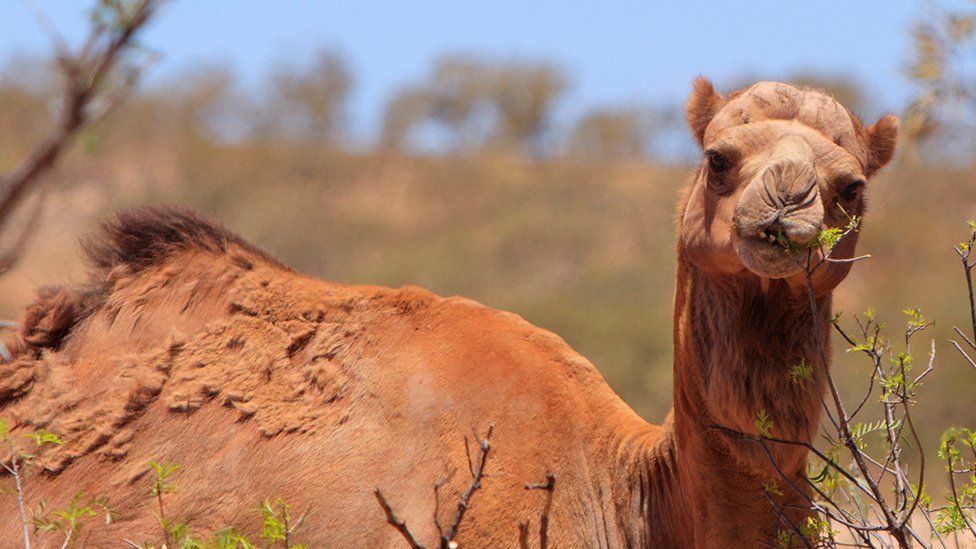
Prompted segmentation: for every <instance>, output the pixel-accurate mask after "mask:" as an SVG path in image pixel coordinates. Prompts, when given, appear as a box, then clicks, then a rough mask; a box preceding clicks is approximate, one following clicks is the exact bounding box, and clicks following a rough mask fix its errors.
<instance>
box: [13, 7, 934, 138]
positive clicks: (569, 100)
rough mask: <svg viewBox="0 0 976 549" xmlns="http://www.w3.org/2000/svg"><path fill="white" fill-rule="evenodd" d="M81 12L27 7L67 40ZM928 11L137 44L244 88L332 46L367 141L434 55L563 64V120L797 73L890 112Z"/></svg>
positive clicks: (340, 16) (179, 30)
mask: <svg viewBox="0 0 976 549" xmlns="http://www.w3.org/2000/svg"><path fill="white" fill-rule="evenodd" d="M91 3H93V2H79V1H76V0H40V1H37V2H36V5H38V6H40V7H41V9H43V10H44V11H45V12H46V13H47V14H48V15H49V17H50V18H51V19H52V21H53V22H54V25H55V26H56V27H57V28H59V29H60V30H61V32H62V33H64V34H65V35H66V36H68V37H69V39H78V38H79V37H80V36H82V35H83V33H84V30H85V24H86V19H85V8H84V7H85V6H87V5H90V4H91ZM28 6H29V4H27V3H26V1H23V2H22V1H16V0H7V1H4V2H2V3H0V21H2V27H0V28H2V32H0V57H5V56H7V55H11V54H17V53H31V52H44V51H47V50H48V48H49V45H48V41H47V39H46V37H45V35H44V34H43V33H42V32H41V30H40V28H39V27H38V25H37V23H36V22H35V19H34V17H33V15H32V13H31V11H30V9H29V8H28ZM926 9H930V4H927V3H926V2H924V1H920V2H911V1H908V0H886V1H884V2H867V1H849V0H848V1H835V0H830V1H816V2H810V1H804V2H785V1H767V0H764V1H754V2H750V1H738V2H724V1H722V2H719V1H713V2H706V1H704V0H674V1H668V2H663V1H643V2H641V1H636V0H634V1H604V2H573V1H566V0H563V1H554V0H534V1H531V0H494V1H492V2H484V1H480V2H475V1H470V0H452V1H438V2H432V1H425V0H416V1H412V2H405V1H402V0H401V1H396V2H393V1H382V2H381V1H370V0H354V1H346V2H326V1H314V0H294V1H276V2H272V1H267V0H266V1H256V0H193V1H191V0H175V1H172V2H171V3H170V4H169V5H167V7H166V9H165V10H164V12H163V13H162V14H161V17H159V18H158V20H157V21H156V22H155V23H154V24H153V26H152V27H151V28H150V29H149V30H148V32H147V33H146V35H145V36H144V39H143V42H144V43H145V44H146V45H147V46H149V47H151V48H153V49H155V50H156V51H158V52H159V53H160V54H161V55H162V58H161V60H160V61H159V63H158V64H157V65H156V66H155V68H154V70H153V76H152V79H161V78H166V77H167V76H172V75H174V74H176V73H177V72H178V71H179V70H180V69H182V68H187V67H192V66H194V65H197V64H200V63H204V62H218V63H222V64H229V65H230V66H231V67H233V68H234V69H235V71H236V72H237V73H238V74H239V75H240V76H241V77H242V79H243V80H244V81H245V82H248V83H250V84H255V83H258V82H260V79H261V76H262V75H263V74H266V73H267V71H268V70H269V68H271V67H273V66H274V64H275V63H278V62H281V61H282V60H293V61H294V62H299V63H300V62H301V61H303V60H304V59H306V57H307V53H308V52H310V51H312V50H314V49H316V48H317V47H319V46H330V47H334V48H336V49H338V50H339V51H340V52H341V53H343V54H344V55H345V56H346V57H347V59H348V60H349V62H350V65H351V66H352V68H353V70H354V72H355V75H356V88H355V91H354V94H355V97H354V99H353V103H352V123H353V127H354V128H356V129H357V130H358V131H359V132H361V133H363V132H366V133H368V132H369V131H370V130H369V128H372V127H375V125H376V121H377V118H378V116H379V113H380V112H381V110H382V105H383V104H384V102H385V101H386V99H387V98H388V97H389V96H390V94H391V93H392V92H393V91H394V90H395V89H396V88H397V87H398V86H401V85H404V84H407V83H410V82H411V81H414V80H417V79H419V78H421V77H422V76H423V74H424V73H425V71H426V70H427V68H428V67H429V66H430V64H431V61H432V60H433V59H435V58H436V57H437V56H438V55H439V54H443V53H446V52H451V53H458V52H460V53H471V54H477V55H484V56H490V57H499V58H522V59H544V60H551V61H554V62H557V63H559V64H561V65H562V66H563V67H564V68H565V69H566V70H567V72H568V74H569V75H570V77H571V81H572V83H573V86H572V88H571V90H570V93H569V94H568V95H567V97H566V100H565V102H564V106H563V110H564V115H567V116H569V115H572V114H573V113H578V112H580V111H582V110H584V109H586V108H589V107H592V106H597V105H602V104H607V103H622V102H623V103H627V102H635V103H636V102H640V103H648V102H649V103H665V102H672V101H680V100H682V99H683V97H684V96H685V94H686V93H687V90H688V89H689V84H690V82H691V80H692V79H693V78H694V77H695V76H697V75H700V74H703V75H706V76H709V77H711V78H712V79H713V80H714V81H715V82H716V84H717V85H718V86H719V87H720V88H721V86H722V84H723V83H726V82H738V81H739V80H741V78H742V76H743V75H747V74H748V75H760V76H763V77H767V78H776V77H780V78H782V77H785V76H787V75H789V74H792V73H795V72H797V71H807V72H810V71H813V72H825V73H840V74H845V75H854V76H857V77H858V78H859V79H860V81H861V82H862V84H863V85H864V87H865V89H866V91H867V92H868V93H869V94H872V96H873V97H874V99H873V100H871V101H870V102H871V103H872V105H874V106H876V107H877V110H879V111H880V110H886V109H898V108H899V107H900V106H901V105H902V104H903V103H904V101H905V100H906V99H907V98H908V97H909V96H910V94H911V92H912V88H911V85H910V83H909V82H907V81H906V80H905V79H904V78H903V77H902V74H901V70H902V67H903V66H904V65H905V63H906V60H907V59H908V56H909V52H910V40H909V29H910V27H911V24H912V22H913V21H914V20H916V19H917V18H919V17H921V16H924V14H925V10H926ZM567 113H568V114H567Z"/></svg>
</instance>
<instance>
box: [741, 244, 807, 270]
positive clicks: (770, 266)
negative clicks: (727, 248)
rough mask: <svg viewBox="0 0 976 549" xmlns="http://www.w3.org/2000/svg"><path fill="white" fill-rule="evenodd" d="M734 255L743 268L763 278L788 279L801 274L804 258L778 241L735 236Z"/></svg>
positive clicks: (797, 251) (801, 254)
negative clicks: (737, 257)
mask: <svg viewBox="0 0 976 549" xmlns="http://www.w3.org/2000/svg"><path fill="white" fill-rule="evenodd" d="M734 244H735V250H736V254H737V255H738V256H739V260H740V261H742V264H743V266H744V267H745V268H746V269H748V270H749V271H751V272H752V273H753V274H755V275H757V276H760V277H763V278H788V277H790V276H793V275H795V274H797V273H799V272H801V271H802V270H803V268H804V265H805V258H806V256H805V255H804V254H803V253H801V252H800V251H799V250H797V249H794V248H791V247H789V246H787V245H784V244H783V243H781V242H780V241H775V240H774V241H770V240H768V239H767V238H763V237H759V236H746V237H743V236H741V235H736V238H735V239H734Z"/></svg>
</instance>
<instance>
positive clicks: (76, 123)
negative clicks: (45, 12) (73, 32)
mask: <svg viewBox="0 0 976 549" xmlns="http://www.w3.org/2000/svg"><path fill="white" fill-rule="evenodd" d="M158 3H159V1H158V0H142V1H141V2H140V3H139V4H138V5H136V7H135V8H134V9H133V10H132V16H131V17H130V18H129V19H128V20H126V21H125V22H124V24H123V25H121V26H119V27H116V26H112V27H106V26H105V25H104V24H100V25H96V26H95V28H94V29H93V30H92V32H91V34H90V35H89V37H88V39H87V41H86V43H85V46H84V47H83V48H82V49H81V51H80V52H79V53H78V55H75V56H72V55H71V54H70V52H68V50H67V48H66V47H65V46H64V41H63V40H62V39H61V38H60V37H58V38H57V39H55V47H56V48H57V49H58V50H59V59H58V61H59V64H60V65H61V70H62V72H63V74H64V77H65V90H64V95H63V97H62V107H61V112H60V113H59V116H58V120H57V124H56V127H55V129H54V131H53V132H52V134H51V135H50V136H48V138H47V139H46V140H45V141H44V142H43V143H42V144H41V145H40V146H39V147H37V148H36V149H35V150H34V152H33V153H32V154H31V155H30V156H28V157H27V159H26V160H24V162H22V163H21V164H20V165H19V166H18V167H17V168H16V169H15V170H14V171H13V172H12V173H11V174H10V175H9V176H7V177H5V178H3V185H2V190H0V194H2V196H0V230H2V229H3V227H4V225H6V223H7V222H9V221H10V218H11V216H12V213H13V211H14V209H15V208H16V207H17V205H18V204H19V203H20V201H21V200H22V199H23V198H24V197H26V195H27V193H28V191H30V189H31V188H32V187H33V186H34V185H36V184H37V182H38V181H39V180H40V178H41V177H42V176H43V175H44V174H45V173H46V172H48V171H49V170H50V169H51V168H52V167H53V166H54V164H55V162H56V161H57V159H58V158H59V157H60V156H61V154H62V153H63V151H64V150H65V149H66V148H67V146H68V145H69V144H70V143H71V142H72V140H73V138H74V136H75V135H76V134H77V132H78V130H79V129H81V128H82V127H83V126H85V125H86V124H88V123H89V122H91V116H90V114H91V113H88V112H86V111H87V108H88V106H89V105H90V103H91V101H92V100H93V99H94V98H95V97H96V92H97V88H98V86H100V85H101V83H102V82H103V81H104V80H105V78H106V77H107V76H108V73H109V72H111V70H112V67H113V66H114V65H115V63H116V61H117V60H118V55H119V52H120V51H122V50H123V49H125V48H126V47H127V46H128V45H129V44H130V42H131V40H132V38H133V36H134V35H135V34H136V33H137V32H138V31H139V30H140V29H141V28H142V27H143V26H144V25H145V24H146V22H148V21H149V19H150V18H151V16H152V15H153V13H154V12H155V10H156V7H157V4H158ZM42 26H44V23H43V21H42ZM48 30H52V29H48ZM55 34H56V33H55ZM106 36H107V37H108V43H107V44H105V46H104V47H103V49H102V50H100V51H95V53H94V54H93V53H92V50H93V48H94V47H95V45H96V44H97V43H98V42H99V41H100V40H102V39H103V38H105V37H106ZM29 236H30V235H27V236H26V237H25V238H28V237H29ZM18 240H19V239H18ZM20 245H21V246H23V245H24V244H20Z"/></svg>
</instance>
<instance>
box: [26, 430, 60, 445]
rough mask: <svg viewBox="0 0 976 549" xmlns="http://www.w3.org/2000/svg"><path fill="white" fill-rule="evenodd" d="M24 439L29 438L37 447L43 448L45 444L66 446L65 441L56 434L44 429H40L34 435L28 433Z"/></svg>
mask: <svg viewBox="0 0 976 549" xmlns="http://www.w3.org/2000/svg"><path fill="white" fill-rule="evenodd" d="M24 437H26V438H29V439H31V440H33V441H34V444H36V445H37V446H43V445H45V444H56V445H58V446H64V441H63V440H61V437H59V436H58V435H56V434H54V433H49V432H47V431H45V430H44V429H38V430H37V431H34V432H33V433H28V434H26V435H24Z"/></svg>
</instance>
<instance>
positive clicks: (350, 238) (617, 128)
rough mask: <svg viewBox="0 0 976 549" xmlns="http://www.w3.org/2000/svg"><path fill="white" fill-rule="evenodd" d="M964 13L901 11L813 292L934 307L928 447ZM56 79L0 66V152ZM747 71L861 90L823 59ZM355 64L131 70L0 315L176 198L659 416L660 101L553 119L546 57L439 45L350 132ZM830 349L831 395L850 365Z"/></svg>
mask: <svg viewBox="0 0 976 549" xmlns="http://www.w3.org/2000/svg"><path fill="white" fill-rule="evenodd" d="M974 21H976V12H974V11H973V10H972V9H970V8H960V9H958V10H951V9H943V10H933V11H932V12H931V13H930V15H929V17H928V19H926V20H924V21H920V22H919V23H918V24H917V25H916V26H915V27H914V28H913V30H912V33H913V34H912V40H913V41H914V48H913V53H912V55H911V57H910V58H909V59H905V61H904V65H905V74H906V78H908V79H911V81H913V82H914V89H916V90H917V94H916V95H915V97H914V98H913V100H912V102H911V103H910V104H906V105H904V106H903V108H902V109H901V111H900V112H899V113H898V114H900V115H901V116H902V120H903V138H904V139H903V147H902V149H901V153H900V156H899V157H898V159H897V160H896V162H895V163H894V164H893V165H892V166H891V167H889V168H888V169H886V170H885V171H884V172H883V173H882V174H881V175H880V176H878V177H877V178H876V180H874V181H873V182H872V183H871V185H870V189H869V193H868V199H869V203H870V207H869V210H870V211H869V213H868V215H867V221H866V224H865V226H864V229H863V234H862V237H861V244H860V247H859V250H861V251H862V252H864V253H870V254H871V255H872V256H873V257H872V259H871V260H869V261H866V262H862V263H859V264H858V265H857V266H856V267H855V268H854V270H853V273H852V275H851V276H850V277H849V278H848V280H847V281H846V282H845V283H844V284H843V285H842V287H841V288H840V289H839V290H838V292H837V293H836V300H835V308H836V310H838V311H845V313H846V315H845V318H847V319H849V318H850V315H851V314H852V313H855V312H858V311H863V310H865V309H866V308H868V307H873V308H874V309H875V310H877V312H878V317H879V318H880V319H883V320H887V321H888V322H889V325H890V326H891V327H892V330H891V331H892V332H893V334H894V333H898V331H899V330H900V327H901V326H902V322H903V320H904V319H903V315H902V313H901V311H902V310H903V309H905V308H906V307H916V306H917V307H920V308H921V309H922V310H923V312H924V313H925V314H926V316H927V317H929V318H932V319H934V320H935V321H936V327H935V330H934V331H933V332H932V334H933V335H932V337H935V339H936V347H937V349H938V353H939V358H938V360H937V361H936V365H937V371H936V373H935V374H934V375H932V376H930V377H929V378H927V380H926V383H925V386H924V387H923V389H922V390H921V396H920V398H921V399H924V401H925V402H924V404H925V405H924V406H921V407H920V409H919V411H918V413H917V416H916V422H917V424H918V425H919V426H920V430H921V431H922V433H923V434H924V435H926V436H927V440H926V441H925V442H926V443H927V445H928V447H930V448H935V445H936V442H937V439H938V437H939V435H940V434H941V432H942V430H943V429H944V428H946V427H947V426H949V425H951V424H968V425H970V426H971V425H973V424H974V423H976V406H974V404H973V402H974V397H973V395H974V392H976V391H974V389H976V372H974V371H972V369H971V368H970V367H969V366H967V365H965V364H964V363H963V361H962V360H961V359H960V358H959V357H957V356H956V355H955V354H954V352H953V351H952V350H951V348H950V347H949V345H948V344H947V342H946V339H947V338H948V337H949V334H950V332H951V328H952V326H953V325H960V326H965V325H966V322H967V312H966V311H967V308H966V307H967V303H966V299H965V294H964V292H965V288H964V284H963V278H962V270H961V268H960V265H959V260H958V257H957V256H956V254H955V253H954V252H953V249H952V246H953V245H954V244H955V243H956V242H957V241H959V240H961V239H962V238H963V237H964V236H965V234H966V224H965V221H966V220H967V219H971V218H973V217H976V181H974V175H976V173H974V156H973V153H974V152H976V151H974V145H976V139H974V137H976V133H974V124H976V100H974V91H976V81H973V80H972V75H970V74H967V73H966V70H965V69H966V67H967V65H968V66H971V61H972V59H973V57H974V55H973V54H974V52H976V47H974V45H973V42H972V37H973V32H974ZM163 49H165V46H163ZM54 74H55V73H54V72H53V71H52V70H50V67H48V66H46V65H45V63H44V62H42V61H40V60H39V59H38V58H34V57H29V56H28V57H13V58H10V59H9V60H8V61H7V62H6V64H5V65H4V66H3V67H2V70H0V75H2V77H0V169H2V170H6V169H9V168H11V167H12V166H13V165H14V164H15V163H16V162H17V161H18V159H20V158H22V157H23V156H24V155H25V154H27V152H28V151H30V150H31V148H32V147H33V146H35V145H36V143H37V141H38V140H39V139H41V138H42V137H43V136H44V135H45V132H46V131H47V130H49V128H48V127H47V125H48V124H49V123H50V122H49V121H50V119H51V116H50V109H51V98H52V97H53V96H54V95H55V94H56V93H57V91H58V88H57V82H56V81H55V80H54V79H53V75H54ZM762 76H765V77H772V78H776V79H779V80H788V81H792V82H795V83H798V84H804V85H809V86H814V87H820V88H823V89H826V90H827V91H828V92H830V93H832V94H834V95H835V96H836V97H837V98H838V99H839V100H841V101H842V102H843V103H844V104H845V105H847V106H849V107H850V108H852V109H854V110H855V111H859V112H865V111H868V112H871V109H872V107H873V105H872V97H871V94H870V92H869V90H867V89H864V88H863V87H862V84H861V83H860V82H858V81H857V80H856V79H852V78H849V77H847V76H845V75H834V74H823V73H793V74H780V75H776V74H773V75H762ZM756 78H758V76H751V75H741V78H738V79H734V80H729V81H726V82H722V81H719V82H717V84H718V86H719V87H720V88H722V89H723V90H724V91H731V90H732V89H735V88H736V87H739V86H740V85H744V84H746V83H750V82H751V81H754V80H755V79H756ZM355 82H356V70H355V67H353V66H350V64H349V62H348V61H347V60H346V59H345V58H344V57H343V56H342V55H341V54H340V53H338V52H337V51H335V50H330V49H323V50H319V51H317V52H312V53H310V54H307V55H306V54H303V55H300V56H297V57H295V61H294V62H293V63H290V64H289V63H282V64H280V65H278V66H276V67H275V69H274V70H273V71H271V72H270V74H268V75H267V78H265V79H263V80H262V83H261V85H260V86H257V87H254V86H243V85H241V83H240V82H239V81H238V80H237V79H236V78H235V75H234V74H233V73H232V72H230V71H229V70H227V69H226V67H224V66H222V65H220V64H211V65H206V64H202V65H197V66H195V67H194V68H193V69H192V70H189V71H186V72H184V73H182V74H179V75H178V76H176V77H172V78H170V79H168V80H163V81H156V82H154V83H152V84H151V85H147V86H144V87H143V88H142V89H140V90H139V91H138V92H137V93H136V94H135V95H134V96H133V97H132V98H130V100H128V101H127V102H126V103H124V104H123V105H121V106H120V107H119V108H118V110H117V111H116V112H115V113H114V114H112V115H111V116H109V117H108V118H107V119H105V120H104V121H103V122H100V123H99V124H98V125H97V126H95V127H93V128H91V129H89V130H86V132H85V133H84V134H83V135H82V137H81V139H80V140H79V143H78V144H77V146H76V147H75V148H74V149H73V151H72V152H71V153H70V154H69V155H68V157H67V158H66V159H65V160H64V161H63V162H62V163H61V164H60V165H59V167H58V168H57V169H56V171H55V173H54V174H53V175H52V176H51V178H50V179H51V181H52V183H54V185H53V186H52V189H51V191H50V192H51V193H52V195H51V198H50V200H49V202H48V204H49V206H48V208H47V210H46V212H45V214H44V218H43V222H42V228H41V233H40V237H39V238H37V239H35V241H34V242H33V244H32V246H31V248H30V250H29V251H28V253H27V255H26V258H25V259H24V260H23V261H22V262H21V263H20V264H19V265H18V266H17V268H16V269H15V270H14V271H12V272H10V273H8V274H6V275H5V276H4V277H2V278H0V317H2V318H11V319H15V318H17V317H19V315H20V311H21V310H22V308H23V307H24V306H25V305H26V304H27V303H28V302H29V301H30V300H31V299H32V294H33V291H34V289H35V288H36V287H37V286H38V285H43V284H56V283H62V282H67V281H71V280H79V279H81V278H82V277H83V276H84V270H85V267H84V265H83V261H82V259H81V257H80V254H79V251H78V246H77V239H78V238H79V237H80V236H82V235H85V234H87V233H90V232H92V231H93V230H95V228H96V226H97V224H98V222H99V221H100V220H103V219H106V218H107V217H109V216H110V215H112V212H113V211H115V210H117V209H119V208H122V207H126V206H132V205H139V204H146V203H177V204H183V205H187V206H190V207H193V208H197V209H200V210H202V211H204V212H206V213H207V214H208V215H210V216H213V217H215V218H217V219H219V220H221V221H222V222H223V223H224V224H226V225H227V226H228V227H230V228H232V229H234V230H236V231H238V232H240V233H241V234H243V235H244V236H245V237H246V238H248V239H250V240H252V241H254V242H255V243H257V244H258V245H260V246H261V247H263V248H265V249H267V250H268V251H270V252H271V253H273V254H274V255H276V256H278V257H279V258H280V259H281V260H283V261H284V262H286V263H287V264H289V265H292V266H293V267H295V268H296V269H298V270H300V271H302V272H305V273H308V274H311V275H314V276H317V277H322V278H327V279H330V280H337V281H341V282H348V283H373V284H382V285H390V286H400V285H406V284H413V285H419V286H424V287H427V288H430V289H432V290H433V291H435V292H437V293H439V294H441V295H452V294H461V295H465V296H468V297H472V298H474V299H477V300H479V301H481V302H483V303H485V304H487V305H490V306H492V307H496V308H499V309H505V310H510V311H514V312H516V313H518V314H520V315H522V316H523V317H525V318H526V319H528V320H529V321H531V322H532V323H534V324H536V325H538V326H541V327H544V328H546V329H549V330H552V331H553V332H555V333H557V334H559V335H560V336H562V337H563V338H565V339H566V340H567V341H568V342H569V343H570V344H571V345H572V346H573V347H574V348H576V349H577V350H578V351H580V352H581V353H582V354H583V355H585V356H586V357H588V358H589V359H590V360H592V361H593V362H594V363H595V364H596V365H597V367H598V368H599V369H600V371H601V372H603V374H604V375H605V376H606V378H607V380H608V381H609V383H610V385H611V386H613V388H614V389H615V390H617V391H618V393H620V394H621V395H622V396H623V398H624V399H625V400H626V401H627V402H628V403H630V404H631V405H632V406H633V407H634V408H635V409H636V410H637V411H638V412H639V413H640V414H641V415H643V416H644V417H646V418H647V419H649V420H651V421H655V422H657V421H660V419H661V418H662V417H663V415H664V414H665V413H666V412H667V410H668V408H669V407H670V406H671V304H672V294H673V278H674V212H675V205H676V202H677V199H678V196H679V193H680V190H681V188H682V187H683V186H684V185H685V183H686V181H687V179H688V175H689V171H690V169H691V168H692V166H693V164H694V162H696V161H697V160H696V158H695V154H696V151H695V150H694V149H693V146H692V142H691V140H690V139H689V138H688V137H686V130H685V129H684V126H683V119H682V112H681V105H680V103H678V102H674V103H673V104H667V103H654V102H653V101H652V100H650V99H649V101H648V102H647V103H646V104H634V103H626V104H608V105H603V106H600V107H597V108H594V109H592V110H590V111H588V112H583V113H580V115H579V116H578V117H577V118H576V119H575V120H572V121H570V122H569V123H556V122H555V120H556V118H557V117H556V115H557V113H558V112H559V108H560V103H561V101H562V100H563V99H564V94H565V93H566V90H567V88H568V87H569V86H570V85H571V78H570V77H569V76H568V74H567V72H566V71H565V70H564V69H563V68H562V67H561V66H560V65H558V64H555V63H551V62H546V61H544V60H536V61H527V60H524V59H501V58H497V57H479V56H472V55H445V56H443V57H440V58H438V59H435V60H433V62H432V63H431V65H430V68H429V71H428V72H427V73H426V75H424V76H423V77H422V78H420V79H419V80H417V81H414V82H408V83H406V84H405V85H404V86H403V87H402V88H400V89H399V90H397V91H396V93H394V94H392V96H391V97H390V98H389V100H388V101H387V103H386V104H385V106H384V107H383V109H382V110H383V115H382V119H381V120H380V121H379V126H380V127H379V128H378V129H377V131H376V134H377V137H376V139H375V140H374V141H373V142H371V143H363V142H362V141H361V140H357V139H353V138H351V137H350V135H349V131H348V107H349V102H350V99H351V97H352V96H353V94H354V93H355V89H356V88H355ZM688 84H689V85H690V82H689V83H688ZM651 99H653V98H651ZM872 114H875V113H872ZM835 354H836V356H837V360H836V367H835V368H836V371H837V377H838V379H839V380H840V381H841V382H842V383H843V386H844V389H845V390H846V391H848V393H849V395H850V398H852V399H853V398H855V396H854V395H860V394H861V392H862V390H863V388H864V387H865V386H866V383H867V378H868V376H869V373H870V370H869V364H868V362H867V361H865V360H863V359H862V358H861V357H859V356H852V355H849V354H847V353H845V352H844V349H843V348H841V347H839V346H838V347H837V348H836V349H835ZM933 453H934V452H933Z"/></svg>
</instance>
